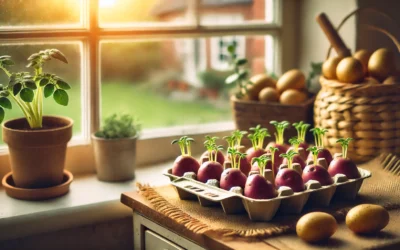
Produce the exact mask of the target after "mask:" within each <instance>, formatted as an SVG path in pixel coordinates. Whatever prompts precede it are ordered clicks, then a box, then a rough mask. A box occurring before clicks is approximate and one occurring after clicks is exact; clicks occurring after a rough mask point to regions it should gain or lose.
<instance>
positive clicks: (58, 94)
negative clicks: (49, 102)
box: [53, 89, 68, 106]
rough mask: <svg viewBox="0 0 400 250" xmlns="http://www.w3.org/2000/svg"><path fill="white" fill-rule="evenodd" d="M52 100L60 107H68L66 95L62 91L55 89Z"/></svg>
mask: <svg viewBox="0 0 400 250" xmlns="http://www.w3.org/2000/svg"><path fill="white" fill-rule="evenodd" d="M53 98H54V100H55V101H56V102H57V103H58V104H60V105H63V106H67V105H68V94H67V92H66V91H65V90H63V89H57V90H56V91H55V92H54V94H53Z"/></svg>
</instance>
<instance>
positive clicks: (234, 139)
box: [222, 130, 247, 154]
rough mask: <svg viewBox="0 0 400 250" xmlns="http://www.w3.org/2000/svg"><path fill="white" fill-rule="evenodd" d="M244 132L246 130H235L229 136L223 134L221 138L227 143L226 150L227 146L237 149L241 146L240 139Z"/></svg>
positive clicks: (245, 132)
mask: <svg viewBox="0 0 400 250" xmlns="http://www.w3.org/2000/svg"><path fill="white" fill-rule="evenodd" d="M246 134H247V131H240V130H235V131H233V132H232V134H231V135H230V136H224V137H223V138H222V139H224V140H225V141H226V142H227V144H228V147H227V150H228V149H229V148H237V149H239V148H240V147H241V143H242V139H243V137H244V136H245V135H246ZM227 153H228V151H227ZM228 154H229V153H228Z"/></svg>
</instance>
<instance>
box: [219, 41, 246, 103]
mask: <svg viewBox="0 0 400 250" xmlns="http://www.w3.org/2000/svg"><path fill="white" fill-rule="evenodd" d="M227 51H228V54H229V61H230V65H231V66H232V68H233V71H234V73H233V74H232V75H230V76H228V77H227V78H226V80H225V83H226V84H229V85H232V84H236V89H237V90H236V92H235V96H236V98H238V99H241V98H243V97H244V95H245V94H246V93H247V92H248V91H247V86H248V85H251V84H253V83H252V82H251V81H250V80H248V77H249V71H248V70H247V69H245V65H246V64H247V59H246V58H236V45H235V44H231V45H229V46H228V47H227Z"/></svg>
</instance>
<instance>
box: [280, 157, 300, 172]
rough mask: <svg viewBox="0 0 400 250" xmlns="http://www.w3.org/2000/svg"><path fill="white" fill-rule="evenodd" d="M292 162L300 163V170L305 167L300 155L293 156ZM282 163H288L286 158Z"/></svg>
mask: <svg viewBox="0 0 400 250" xmlns="http://www.w3.org/2000/svg"><path fill="white" fill-rule="evenodd" d="M293 163H298V164H300V167H301V169H302V170H303V169H304V168H305V167H306V163H305V162H304V160H303V158H302V157H301V156H300V155H295V156H293ZM282 164H288V160H287V159H286V158H284V159H283V161H282Z"/></svg>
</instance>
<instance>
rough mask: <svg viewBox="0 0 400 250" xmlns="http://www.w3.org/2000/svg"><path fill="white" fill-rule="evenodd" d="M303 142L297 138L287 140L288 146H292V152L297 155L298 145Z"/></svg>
mask: <svg viewBox="0 0 400 250" xmlns="http://www.w3.org/2000/svg"><path fill="white" fill-rule="evenodd" d="M302 142H303V140H301V139H299V138H298V137H292V138H290V139H289V143H290V145H292V146H293V149H294V152H296V153H298V152H299V145H300V143H302Z"/></svg>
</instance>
